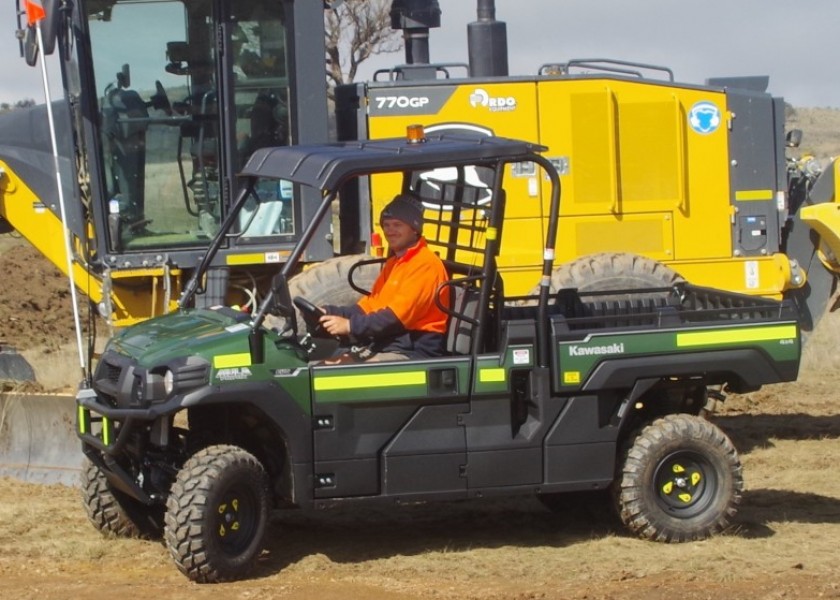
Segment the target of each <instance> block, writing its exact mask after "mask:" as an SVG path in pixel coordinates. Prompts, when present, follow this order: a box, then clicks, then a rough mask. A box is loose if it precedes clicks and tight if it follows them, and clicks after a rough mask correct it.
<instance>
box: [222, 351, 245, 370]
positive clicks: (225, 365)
mask: <svg viewBox="0 0 840 600" xmlns="http://www.w3.org/2000/svg"><path fill="white" fill-rule="evenodd" d="M250 366H251V354H250V353H249V352H240V353H239V354H219V355H218V356H214V357H213V368H214V369H232V368H233V367H250Z"/></svg>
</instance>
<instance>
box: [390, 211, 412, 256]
mask: <svg viewBox="0 0 840 600" xmlns="http://www.w3.org/2000/svg"><path fill="white" fill-rule="evenodd" d="M382 231H383V232H384V233H385V239H386V240H388V246H389V247H390V248H391V250H393V251H394V253H395V254H401V253H402V252H404V251H406V250H408V249H409V248H411V247H412V246H413V245H414V244H416V243H417V239H418V238H419V236H418V235H417V232H416V231H414V230H413V229H412V228H411V225H409V224H408V223H403V222H402V221H400V220H399V219H391V218H388V217H386V218H384V219H382Z"/></svg>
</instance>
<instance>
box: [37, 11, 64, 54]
mask: <svg viewBox="0 0 840 600" xmlns="http://www.w3.org/2000/svg"><path fill="white" fill-rule="evenodd" d="M43 5H44V13H45V15H44V19H43V20H42V21H41V39H42V41H43V42H44V47H43V48H41V51H42V52H43V53H44V56H49V55H50V54H52V53H53V52H55V41H56V39H58V25H59V23H61V18H62V16H63V15H62V12H63V10H62V8H61V0H43Z"/></svg>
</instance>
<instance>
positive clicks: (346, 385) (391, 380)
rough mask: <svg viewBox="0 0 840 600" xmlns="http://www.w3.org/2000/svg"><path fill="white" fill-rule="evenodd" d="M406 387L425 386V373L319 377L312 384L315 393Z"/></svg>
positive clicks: (409, 372) (408, 372) (410, 372)
mask: <svg viewBox="0 0 840 600" xmlns="http://www.w3.org/2000/svg"><path fill="white" fill-rule="evenodd" d="M406 385H426V372H425V371H407V372H403V373H376V374H371V375H333V376H320V377H315V381H314V383H313V386H314V388H315V391H316V392H326V391H330V390H358V389H362V388H382V387H397V386H406Z"/></svg>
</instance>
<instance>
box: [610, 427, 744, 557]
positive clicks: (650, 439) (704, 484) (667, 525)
mask: <svg viewBox="0 0 840 600" xmlns="http://www.w3.org/2000/svg"><path fill="white" fill-rule="evenodd" d="M620 469H621V470H620V472H619V476H618V477H617V481H616V485H615V488H614V498H615V502H616V508H617V509H618V513H619V515H620V517H621V520H622V522H623V523H624V524H625V526H627V528H628V529H629V530H630V531H632V532H633V533H635V534H637V535H638V536H640V537H642V538H645V539H650V540H654V541H658V542H686V541H691V540H702V539H705V538H707V537H710V536H711V535H714V534H715V533H718V532H720V531H723V530H724V529H726V528H727V527H728V526H729V524H730V522H731V520H732V517H734V515H735V513H736V511H737V508H738V505H739V504H740V502H741V493H742V491H743V489H744V481H743V478H742V474H741V471H742V470H741V462H740V460H739V459H738V454H737V452H736V451H735V447H734V446H733V445H732V442H731V441H730V440H729V438H728V437H727V436H726V434H724V433H723V431H721V430H720V429H719V428H718V427H716V426H715V425H713V424H711V423H709V422H708V421H706V420H704V419H702V418H700V417H696V416H692V415H685V414H679V415H668V416H666V417H664V418H662V419H658V420H656V421H654V422H653V423H652V424H651V425H649V426H647V427H645V428H644V429H643V430H642V431H641V433H639V435H638V436H637V437H636V438H635V439H634V440H632V443H631V444H630V445H629V447H628V449H627V451H626V453H625V455H624V457H623V462H622V463H621V467H620Z"/></svg>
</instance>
